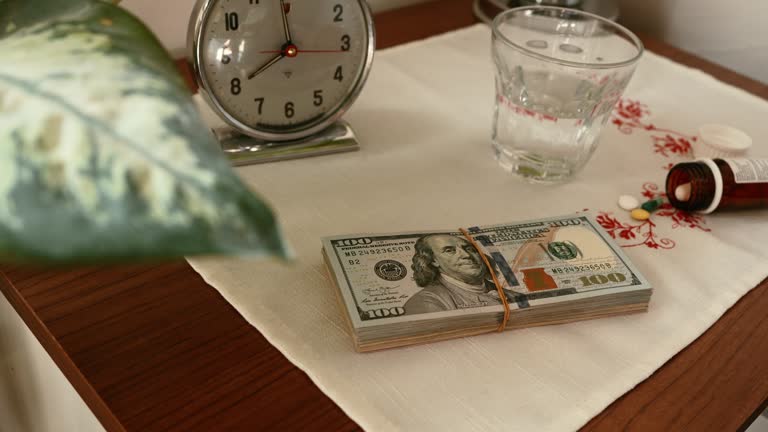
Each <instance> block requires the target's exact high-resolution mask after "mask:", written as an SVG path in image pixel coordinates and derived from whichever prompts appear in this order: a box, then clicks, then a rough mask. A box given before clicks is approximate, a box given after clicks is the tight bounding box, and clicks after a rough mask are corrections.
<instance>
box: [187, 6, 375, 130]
mask: <svg viewBox="0 0 768 432" xmlns="http://www.w3.org/2000/svg"><path fill="white" fill-rule="evenodd" d="M219 1H222V0H197V3H196V4H195V7H194V9H193V10H192V16H191V18H190V21H189V29H188V32H187V48H188V50H189V58H190V59H191V60H192V67H193V70H194V75H195V81H196V82H197V87H198V89H199V92H200V94H201V95H202V96H203V98H204V99H205V101H206V102H207V103H208V105H209V106H210V107H211V109H213V111H214V112H215V113H216V114H217V115H218V116H219V117H221V118H222V119H223V120H224V121H225V122H226V123H227V124H228V125H229V126H231V127H232V128H234V129H235V130H236V131H238V132H240V133H243V134H245V135H248V136H251V137H254V138H257V139H259V140H263V141H265V142H284V141H296V140H300V139H302V138H306V137H309V136H311V135H313V134H317V133H319V132H322V131H324V130H325V129H327V128H329V127H330V126H331V125H333V124H334V123H336V122H337V121H338V120H339V119H340V118H341V117H342V116H343V115H344V114H345V113H346V112H347V111H348V110H349V108H350V107H351V106H352V104H353V103H354V102H355V100H356V99H357V97H358V96H359V95H360V92H362V90H363V87H364V86H365V82H366V81H367V80H368V75H369V73H370V72H371V66H372V65H373V56H374V53H375V51H376V29H375V26H374V23H373V15H372V13H371V8H370V6H369V5H368V3H367V2H366V1H365V0H357V3H358V4H359V5H360V8H361V9H362V11H363V19H364V21H365V29H366V32H367V40H368V47H367V48H368V49H367V50H366V53H365V55H366V59H365V64H364V65H363V69H362V71H360V73H359V74H358V75H357V78H356V79H357V82H355V84H354V85H353V86H352V87H351V89H350V90H349V91H348V94H347V95H346V97H345V98H344V99H343V100H342V101H341V102H340V103H339V104H338V105H337V106H336V108H335V109H333V110H331V111H330V114H328V115H326V116H324V117H321V118H320V119H319V120H318V121H316V122H313V123H312V124H311V125H310V126H308V127H303V128H302V129H299V130H288V131H286V132H277V133H276V132H268V131H264V130H259V129H256V128H254V127H251V126H248V125H247V124H245V123H243V122H241V121H240V120H238V119H236V118H235V117H234V116H233V115H231V114H230V113H229V112H227V110H226V109H224V107H223V106H222V105H221V104H220V103H219V101H218V100H217V99H216V96H215V95H213V93H212V91H211V90H210V85H209V83H208V79H207V77H206V76H205V73H204V72H203V70H204V68H203V62H202V48H203V45H202V42H203V41H202V38H203V29H204V27H205V24H206V21H207V19H208V16H209V15H210V12H211V9H212V7H213V6H214V5H215V4H216V3H218V2H219ZM310 1H317V0H310Z"/></svg>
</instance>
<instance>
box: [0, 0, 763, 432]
mask: <svg viewBox="0 0 768 432" xmlns="http://www.w3.org/2000/svg"><path fill="white" fill-rule="evenodd" d="M470 3H471V0H447V1H445V0H438V1H434V2H430V3H425V4H420V5H416V6H410V7H406V8H403V9H400V10H394V11H389V12H384V13H381V14H377V16H376V20H377V32H378V35H379V37H380V38H381V37H382V36H384V37H385V38H386V39H385V40H384V41H382V42H380V43H379V44H378V45H379V46H378V48H379V49H381V48H386V47H389V46H393V45H397V44H400V43H404V42H408V41H411V40H418V39H422V38H425V37H428V36H433V35H436V34H440V33H443V32H447V31H451V30H455V29H457V28H460V27H464V26H466V25H469V24H471V23H472V22H474V19H471V20H467V18H466V17H465V16H458V15H456V13H455V12H454V10H458V9H460V8H464V9H465V10H466V14H467V15H469V14H471V11H470V9H469V8H467V7H466V6H468V5H469V4H470ZM438 4H439V5H440V7H441V10H442V11H450V12H449V13H450V17H449V18H448V19H447V20H444V21H441V22H438V23H436V24H434V25H432V26H422V25H421V24H422V23H423V19H424V18H425V17H431V16H432V15H433V14H434V10H435V9H434V8H435V7H437V5H438ZM446 5H448V6H446ZM409 26H410V27H411V28H415V30H412V31H410V32H408V31H404V32H401V29H402V28H403V27H405V28H409ZM387 34H389V35H391V36H385V35H387ZM641 36H642V37H641V38H642V39H643V42H644V43H645V45H646V48H647V49H649V50H651V51H654V52H656V53H657V54H660V55H662V56H664V57H667V58H669V59H671V60H673V61H676V62H678V63H682V64H685V65H688V66H690V67H694V68H697V69H701V70H704V71H705V72H707V73H709V74H711V75H714V76H715V77H716V78H717V79H719V80H721V81H723V82H726V83H728V84H731V85H734V86H736V87H739V88H742V89H744V90H746V91H748V92H750V93H752V94H755V95H757V96H759V97H762V98H764V99H768V86H767V85H765V84H763V83H760V82H757V81H755V80H752V79H750V78H747V77H744V76H742V75H740V74H738V73H736V72H734V71H731V70H729V69H727V68H724V67H722V66H720V65H716V64H714V63H712V62H709V61H706V60H703V59H701V58H699V57H697V56H695V55H692V54H689V53H686V52H684V51H682V50H679V49H677V48H674V47H671V46H669V45H666V44H664V43H661V42H658V41H656V40H654V39H652V38H649V37H647V36H644V35H641ZM183 265H185V266H187V267H189V264H187V263H184V264H183ZM190 269H191V267H190ZM6 270H7V267H5V266H0V273H2V278H1V279H0V291H2V292H3V294H4V295H5V296H6V298H7V299H8V301H9V302H10V303H11V304H12V306H13V307H14V309H15V310H16V311H17V312H18V313H19V315H20V316H21V317H22V319H23V320H24V322H25V323H26V324H27V326H28V327H29V328H30V329H31V331H32V332H33V334H34V335H35V336H36V338H37V339H38V340H39V341H40V342H41V344H42V345H43V347H44V348H45V349H46V351H47V352H48V353H49V354H50V355H51V357H52V358H53V360H54V362H55V363H56V364H57V365H58V366H59V367H60V368H61V370H62V372H63V373H64V375H65V376H66V377H67V379H68V380H69V381H70V382H71V383H72V385H73V386H74V387H75V389H76V390H77V392H78V393H79V394H80V395H81V396H82V397H83V399H84V401H85V402H86V404H87V405H88V406H89V407H90V408H91V410H92V411H93V412H94V414H95V415H96V417H97V418H98V419H99V421H100V422H101V423H102V425H103V426H104V427H105V428H106V429H107V430H110V431H124V430H126V429H125V428H124V426H123V424H122V423H121V421H120V420H119V419H118V418H117V417H116V416H115V414H114V413H113V411H112V410H111V409H110V407H109V405H108V404H107V403H106V402H105V401H104V400H103V399H102V397H101V396H100V395H99V393H98V392H97V391H96V390H95V388H94V386H93V385H92V384H91V382H89V380H88V379H87V378H86V377H85V376H84V375H83V374H82V373H81V371H80V369H79V368H78V366H77V364H76V363H75V362H73V360H72V359H71V357H70V355H69V354H68V353H67V351H66V349H65V348H64V347H62V346H61V345H60V344H59V342H58V340H57V338H56V336H55V335H54V334H53V333H51V332H50V331H49V329H48V327H47V326H46V324H45V323H44V322H43V320H41V319H40V317H39V316H38V314H37V312H36V311H35V310H34V308H33V307H31V306H30V304H29V303H28V302H27V300H26V299H25V298H24V296H23V295H22V294H21V292H20V290H19V289H18V288H17V287H16V286H15V284H14V282H13V281H11V280H10V279H9V278H8V277H7V275H6ZM198 277H199V276H198ZM201 281H202V280H201ZM202 283H203V284H204V282H202ZM207 289H209V290H214V288H212V287H207ZM767 298H768V283H766V282H763V283H762V284H760V285H759V286H758V287H756V288H755V289H753V290H752V291H751V292H750V293H748V294H747V295H746V296H744V297H743V298H741V299H740V300H739V301H738V302H737V303H736V304H735V305H734V306H733V307H732V308H731V309H730V310H729V311H727V312H726V313H725V314H724V315H723V317H721V319H720V320H719V321H718V322H716V323H715V324H714V325H713V326H712V327H710V328H709V329H708V330H707V332H705V333H704V335H702V336H700V337H699V338H698V339H696V340H695V341H693V342H692V343H691V344H690V345H689V346H688V347H686V348H684V349H683V350H682V351H680V352H679V353H678V354H677V355H675V356H674V357H672V358H671V359H670V360H668V361H667V362H665V363H664V365H662V366H661V367H660V368H659V369H658V370H656V372H654V374H653V375H651V376H650V377H649V378H648V379H647V380H645V381H644V382H642V383H640V384H639V385H638V386H637V387H635V389H633V390H631V391H629V392H628V393H627V394H625V395H624V396H622V397H621V398H619V399H617V400H616V401H614V402H613V403H612V404H611V405H610V406H608V407H607V408H606V409H605V410H604V411H603V412H602V413H601V414H599V415H598V416H596V417H595V418H593V419H592V420H591V421H590V422H589V423H588V424H586V425H585V427H584V428H585V429H599V428H601V427H603V428H604V427H605V426H604V425H606V424H608V425H610V415H611V413H612V409H614V408H615V407H616V406H617V405H619V404H621V403H622V401H623V400H625V399H626V398H627V397H628V396H630V395H632V394H633V393H634V392H636V391H637V389H638V388H640V387H641V386H644V385H648V384H649V383H651V382H653V380H654V378H655V377H657V376H658V375H659V374H660V372H661V371H663V370H665V368H667V367H668V365H670V364H672V363H676V362H679V361H681V360H680V359H681V358H683V357H685V356H686V355H688V353H689V352H690V350H691V349H692V348H691V347H692V346H694V345H695V344H697V343H698V342H699V341H700V340H702V339H703V338H704V336H706V335H707V334H708V333H710V332H712V331H713V328H715V327H717V326H718V325H719V324H720V323H721V321H722V320H723V319H724V318H725V317H730V316H731V315H733V314H734V310H736V309H737V308H741V307H742V306H743V304H744V303H746V302H749V301H754V300H755V299H767ZM232 313H233V319H234V318H237V319H240V320H242V319H243V318H242V317H241V316H240V315H239V314H237V312H236V311H234V310H233V312H232ZM731 318H733V317H731ZM283 360H284V361H286V362H287V361H288V360H287V359H283ZM686 361H687V360H686ZM294 368H295V366H294ZM766 405H768V393H766V395H765V396H764V399H763V401H762V403H761V404H759V407H758V408H757V409H756V410H753V411H752V412H750V414H749V415H747V416H743V421H741V422H740V425H739V426H738V427H739V428H742V429H743V428H746V427H747V426H748V425H749V423H751V422H752V421H753V420H754V419H755V418H756V417H757V416H758V415H759V414H760V412H761V410H762V409H764V408H765V407H766ZM606 422H607V423H606Z"/></svg>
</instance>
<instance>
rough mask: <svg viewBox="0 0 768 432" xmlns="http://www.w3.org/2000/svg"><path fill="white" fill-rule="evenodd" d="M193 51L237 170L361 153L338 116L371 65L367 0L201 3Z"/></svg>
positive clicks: (192, 33) (224, 0)
mask: <svg viewBox="0 0 768 432" xmlns="http://www.w3.org/2000/svg"><path fill="white" fill-rule="evenodd" d="M188 39H189V41H188V45H189V50H190V59H191V63H192V66H193V71H194V76H195V80H196V81H197V85H198V88H199V92H200V95H201V96H202V98H203V99H204V100H205V101H206V102H207V105H208V107H209V108H210V109H211V110H212V111H213V112H214V113H215V114H216V115H217V116H218V117H219V118H221V120H223V121H224V123H225V124H226V125H227V126H226V127H225V128H217V129H215V132H216V135H217V136H218V137H219V140H220V142H221V145H222V149H223V150H224V151H225V152H227V153H228V154H229V155H230V157H231V159H232V160H233V162H234V163H235V164H238V165H239V164H246V163H253V162H263V161H266V160H273V159H281V158H284V157H297V156H308V155H315V154H322V153H329V152H338V151H347V150H354V149H357V148H358V144H357V140H356V139H355V137H354V133H353V132H352V130H351V128H350V127H349V125H348V124H346V123H345V122H343V121H340V118H341V117H342V116H343V115H344V113H345V112H346V111H347V110H348V109H349V107H350V106H351V105H352V103H353V102H354V101H355V99H356V98H357V96H358V95H359V94H360V91H361V90H362V88H363V86H364V84H365V82H366V79H367V77H368V73H369V71H370V69H371V65H372V62H373V54H374V50H375V30H374V25H373V19H372V17H371V11H370V8H369V6H368V4H367V2H366V1H365V0H198V2H197V4H196V5H195V9H194V10H193V13H192V17H191V20H190V26H189V35H188Z"/></svg>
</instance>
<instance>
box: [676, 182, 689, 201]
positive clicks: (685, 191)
mask: <svg viewBox="0 0 768 432" xmlns="http://www.w3.org/2000/svg"><path fill="white" fill-rule="evenodd" d="M675 198H677V200H678V201H688V200H689V199H691V184H690V183H686V184H681V185H680V186H678V187H677V188H675Z"/></svg>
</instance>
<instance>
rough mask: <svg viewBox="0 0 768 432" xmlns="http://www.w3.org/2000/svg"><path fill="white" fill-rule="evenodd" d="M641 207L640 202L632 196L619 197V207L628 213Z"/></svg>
mask: <svg viewBox="0 0 768 432" xmlns="http://www.w3.org/2000/svg"><path fill="white" fill-rule="evenodd" d="M639 206H640V201H638V200H637V198H635V197H633V196H632V195H622V196H620V197H619V207H621V208H623V209H624V210H626V211H632V210H634V209H636V208H638V207H639Z"/></svg>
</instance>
